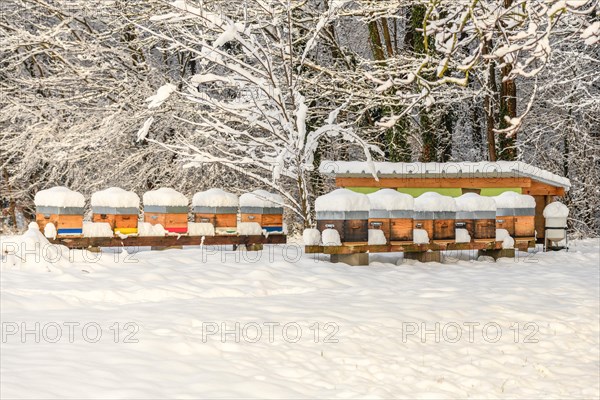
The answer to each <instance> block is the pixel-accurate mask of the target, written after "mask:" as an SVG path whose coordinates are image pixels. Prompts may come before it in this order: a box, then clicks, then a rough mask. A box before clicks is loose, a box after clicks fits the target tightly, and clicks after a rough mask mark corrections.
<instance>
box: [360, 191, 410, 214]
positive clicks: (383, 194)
mask: <svg viewBox="0 0 600 400" xmlns="http://www.w3.org/2000/svg"><path fill="white" fill-rule="evenodd" d="M367 197H368V198H369V202H370V204H371V210H386V211H396V210H413V209H414V207H415V199H414V198H413V197H412V196H411V195H409V194H405V193H400V192H399V191H397V190H394V189H381V190H378V191H376V192H373V193H369V194H368V195H367Z"/></svg>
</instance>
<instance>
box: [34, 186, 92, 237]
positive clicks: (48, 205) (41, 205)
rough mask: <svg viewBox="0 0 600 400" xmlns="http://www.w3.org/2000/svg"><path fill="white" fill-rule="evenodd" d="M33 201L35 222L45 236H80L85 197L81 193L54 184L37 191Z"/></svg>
mask: <svg viewBox="0 0 600 400" xmlns="http://www.w3.org/2000/svg"><path fill="white" fill-rule="evenodd" d="M34 202H35V213H36V217H35V219H36V222H37V224H38V226H39V227H40V231H45V232H47V233H48V234H47V235H46V236H54V234H56V236H58V237H65V236H71V237H80V236H82V234H83V209H84V207H85V198H84V197H83V195H82V194H81V193H78V192H74V191H72V190H70V189H68V188H66V187H64V186H56V187H53V188H50V189H46V190H41V191H39V192H37V193H36V195H35V198H34ZM50 224H52V225H50Z"/></svg>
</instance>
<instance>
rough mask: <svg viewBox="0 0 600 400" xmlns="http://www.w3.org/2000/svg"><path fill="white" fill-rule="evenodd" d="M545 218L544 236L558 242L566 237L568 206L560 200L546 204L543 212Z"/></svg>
mask: <svg viewBox="0 0 600 400" xmlns="http://www.w3.org/2000/svg"><path fill="white" fill-rule="evenodd" d="M543 215H544V218H545V224H544V228H545V230H546V232H545V233H546V234H545V236H544V237H545V238H546V240H550V241H552V242H559V241H561V240H563V239H564V238H565V237H566V234H567V232H566V227H567V218H568V216H569V208H568V207H567V206H566V205H564V204H562V203H561V202H558V201H555V202H552V203H550V204H548V205H547V206H546V207H545V208H544V212H543Z"/></svg>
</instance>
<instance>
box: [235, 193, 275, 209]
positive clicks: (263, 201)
mask: <svg viewBox="0 0 600 400" xmlns="http://www.w3.org/2000/svg"><path fill="white" fill-rule="evenodd" d="M240 206H241V207H260V208H281V207H283V198H282V197H281V196H280V195H278V194H276V193H270V192H267V191H266V190H261V189H259V190H255V191H253V192H250V193H244V194H243V195H241V196H240Z"/></svg>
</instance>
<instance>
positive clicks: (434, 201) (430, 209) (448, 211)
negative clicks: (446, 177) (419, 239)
mask: <svg viewBox="0 0 600 400" xmlns="http://www.w3.org/2000/svg"><path fill="white" fill-rule="evenodd" d="M455 222H456V202H455V201H454V199H453V198H452V197H450V196H444V195H441V194H439V193H436V192H426V193H423V194H422V195H420V196H419V197H417V198H416V199H415V216H414V222H413V225H414V229H423V230H425V231H427V235H428V236H429V239H433V240H446V241H448V240H454V239H455V232H454V224H455Z"/></svg>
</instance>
